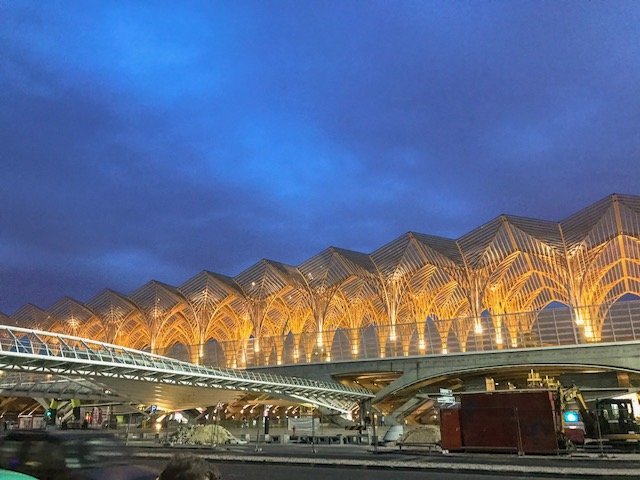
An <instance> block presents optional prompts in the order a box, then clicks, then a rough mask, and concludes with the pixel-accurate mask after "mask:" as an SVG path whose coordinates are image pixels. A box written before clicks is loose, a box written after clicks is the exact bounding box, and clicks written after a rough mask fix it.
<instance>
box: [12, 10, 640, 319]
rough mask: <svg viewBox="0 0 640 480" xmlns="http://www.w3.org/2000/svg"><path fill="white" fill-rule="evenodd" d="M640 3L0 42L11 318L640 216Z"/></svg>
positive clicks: (34, 27)
mask: <svg viewBox="0 0 640 480" xmlns="http://www.w3.org/2000/svg"><path fill="white" fill-rule="evenodd" d="M637 38H640V8H638V6H637V5H636V4H634V3H632V2H616V3H615V4H603V3H587V4H585V3H584V2H563V3H561V4H559V3H557V2H517V3H508V4H505V3H487V2H485V3H483V4H477V5H475V4H473V3H471V4H469V3H454V2H422V1H421V2H413V1H408V0H407V1H404V2H394V3H393V4H390V3H388V2H369V3H367V5H366V7H365V6H364V5H362V4H361V3H360V2H349V1H346V2H345V1H340V2H337V1H319V2H243V3H238V2H229V3H222V2H214V3H211V2H202V3H200V4H198V3H191V4H189V5H182V4H181V5H179V6H176V4H175V3H174V2H153V3H151V4H149V3H146V2H126V3H121V2H83V3H82V4H81V5H78V4H75V5H71V4H64V3H56V4H43V3H42V2H18V3H15V4H11V5H5V7H4V11H3V22H0V43H1V44H2V45H3V48H2V56H0V104H2V106H3V107H2V109H0V178H1V180H0V202H1V205H2V207H1V208H0V227H1V228H0V265H2V267H0V310H2V311H5V312H8V313H11V312H12V311H14V310H15V309H17V308H18V307H19V306H21V305H22V304H24V303H27V302H32V303H36V304H38V305H41V306H45V307H46V306H48V305H50V304H52V303H54V302H55V301H56V300H57V299H58V298H60V297H62V296H64V295H68V296H72V297H76V298H78V299H80V300H86V299H88V298H90V297H91V296H93V295H94V294H96V293H97V292H98V291H99V290H100V289H102V288H103V287H110V288H113V289H116V290H121V291H123V292H125V293H126V292H130V291H132V290H134V289H135V288H137V287H138V286H140V285H142V284H143V283H145V282H146V281H148V280H149V279H151V278H157V279H159V280H162V281H165V282H168V283H173V284H180V283H182V282H183V281H184V280H186V279H187V278H188V277H190V276H191V275H194V274H196V273H197V272H198V271H200V270H202V269H205V268H206V269H209V270H214V271H218V272H221V273H225V274H228V275H235V274H237V273H239V272H240V271H241V270H242V269H244V268H246V267H248V266H250V265H251V264H253V263H255V262H256V261H258V260H259V259H260V258H263V257H266V258H272V259H275V260H279V261H283V262H287V263H292V264H297V263H300V262H302V261H304V260H306V259H307V258H308V257H310V256H312V255H314V254H316V253H317V252H319V251H320V250H322V249H324V248H325V247H327V246H329V245H336V246H340V247H344V248H350V249H356V250H361V251H371V250H373V249H375V248H377V247H379V246H381V245H382V244H384V243H386V242H388V241H390V240H391V239H393V238H395V237H396V236H398V235H400V234H402V233H403V232H405V231H407V230H415V231H421V232H424V233H431V234H436V235H445V236H450V237H454V238H455V237H458V236H460V235H462V234H464V233H466V232H467V231H469V230H470V229H472V228H474V227H477V226H479V225H480V224H481V223H483V222H485V221H488V220H490V219H491V218H493V217H495V216H496V215H499V214H500V213H512V214H517V215H526V216H532V217H539V218H547V219H562V218H564V217H565V216H567V215H569V214H571V213H573V212H575V211H577V210H579V209H581V208H583V207H584V206H586V205H588V204H589V203H591V202H593V201H595V200H597V199H599V198H601V197H603V196H605V195H607V194H610V193H613V192H621V193H640V192H638V191H637V180H636V179H637V178H638V177H639V176H640V162H638V161H637V159H638V153H639V151H640V132H639V131H638V130H639V127H638V125H640V95H639V93H640V91H639V89H640V87H639V86H640V51H639V50H640V43H638V42H637Z"/></svg>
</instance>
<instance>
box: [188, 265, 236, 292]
mask: <svg viewBox="0 0 640 480" xmlns="http://www.w3.org/2000/svg"><path fill="white" fill-rule="evenodd" d="M178 290H179V291H180V292H181V293H183V294H184V295H185V296H186V297H191V296H192V295H199V294H201V293H202V292H205V291H210V292H212V293H214V294H215V295H214V296H218V297H226V296H227V295H242V290H241V289H240V287H239V286H238V284H237V283H236V282H235V281H234V280H233V278H231V277H229V276H227V275H222V274H220V273H216V272H210V271H209V270H203V271H201V272H200V273H198V274H197V275H195V276H193V277H191V278H190V279H189V280H187V281H186V282H185V283H183V284H182V285H180V287H178Z"/></svg>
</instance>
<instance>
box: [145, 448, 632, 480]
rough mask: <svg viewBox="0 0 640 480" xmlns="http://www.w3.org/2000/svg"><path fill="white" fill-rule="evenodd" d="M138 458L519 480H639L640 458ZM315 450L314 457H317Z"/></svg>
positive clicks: (302, 453)
mask: <svg viewBox="0 0 640 480" xmlns="http://www.w3.org/2000/svg"><path fill="white" fill-rule="evenodd" d="M134 450H135V455H136V456H139V457H143V458H147V459H157V460H161V459H162V460H164V459H167V458H169V457H170V456H171V455H172V454H173V453H176V452H178V451H183V450H190V451H193V452H195V453H198V455H201V456H203V457H205V458H207V459H210V460H212V461H215V462H218V463H220V462H224V463H226V462H231V463H242V464H256V463H257V464H273V465H281V466H290V467H294V466H295V467H298V468H301V467H305V468H306V467H312V466H314V467H333V468H340V469H344V468H349V469H363V468H364V469H369V470H396V471H401V470H402V471H425V470H431V471H434V472H436V471H437V472H449V473H452V472H457V473H468V474H478V475H480V474H484V475H496V476H501V477H503V476H509V477H516V478H531V477H547V478H549V477H552V478H561V477H563V478H607V479H613V478H640V454H638V453H605V454H601V453H597V452H575V453H572V454H570V455H559V456H556V455H549V456H534V455H522V456H518V455H511V454H491V453H455V454H453V453H449V454H444V453H442V452H439V451H438V452H433V451H428V450H426V449H423V450H421V449H415V450H409V451H407V450H402V451H401V450H399V449H398V448H397V447H379V448H377V449H373V448H372V447H371V446H361V445H317V446H315V448H314V447H312V446H311V445H309V444H302V445H301V444H290V445H279V444H263V445H261V446H260V447H258V448H256V445H255V444H248V445H230V446H217V447H211V446H200V447H196V446H183V445H176V446H173V447H166V446H161V445H159V444H155V445H146V446H145V445H142V444H139V445H137V446H135V447H134ZM314 450H315V452H314Z"/></svg>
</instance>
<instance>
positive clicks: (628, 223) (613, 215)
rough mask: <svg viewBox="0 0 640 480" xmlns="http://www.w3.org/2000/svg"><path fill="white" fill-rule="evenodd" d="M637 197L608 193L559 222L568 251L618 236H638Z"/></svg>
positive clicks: (639, 202) (639, 200)
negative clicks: (581, 245) (578, 246)
mask: <svg viewBox="0 0 640 480" xmlns="http://www.w3.org/2000/svg"><path fill="white" fill-rule="evenodd" d="M639 221H640V197H638V196H635V195H621V194H611V195H608V196H607V197H605V198H602V199H600V200H598V201H597V202H595V203H593V204H591V205H589V206H588V207H586V208H584V209H582V210H580V211H579V212H577V213H575V214H574V215H571V216H569V217H568V218H566V219H565V220H563V221H562V222H561V227H562V233H563V234H564V240H565V242H566V244H567V248H568V249H569V250H572V249H573V248H574V247H576V246H577V245H579V244H582V243H586V244H588V245H596V244H599V243H602V242H606V241H607V240H609V239H611V238H612V237H614V236H616V235H618V234H625V233H626V234H632V235H635V234H637V233H638V230H639V227H638V224H639Z"/></svg>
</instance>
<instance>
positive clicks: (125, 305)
mask: <svg viewBox="0 0 640 480" xmlns="http://www.w3.org/2000/svg"><path fill="white" fill-rule="evenodd" d="M87 306H88V307H89V308H90V309H91V310H93V311H95V312H99V313H101V314H103V315H104V313H105V312H107V311H108V310H112V309H114V308H117V309H121V310H124V311H127V312H130V311H132V310H136V309H137V308H138V306H137V305H136V304H135V303H134V302H133V300H131V299H130V298H129V297H127V296H126V295H124V294H123V293H120V292H117V291H115V290H112V289H110V288H105V289H103V290H102V291H101V292H100V293H99V294H98V295H96V296H95V297H93V298H92V299H91V300H89V301H88V302H87Z"/></svg>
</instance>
